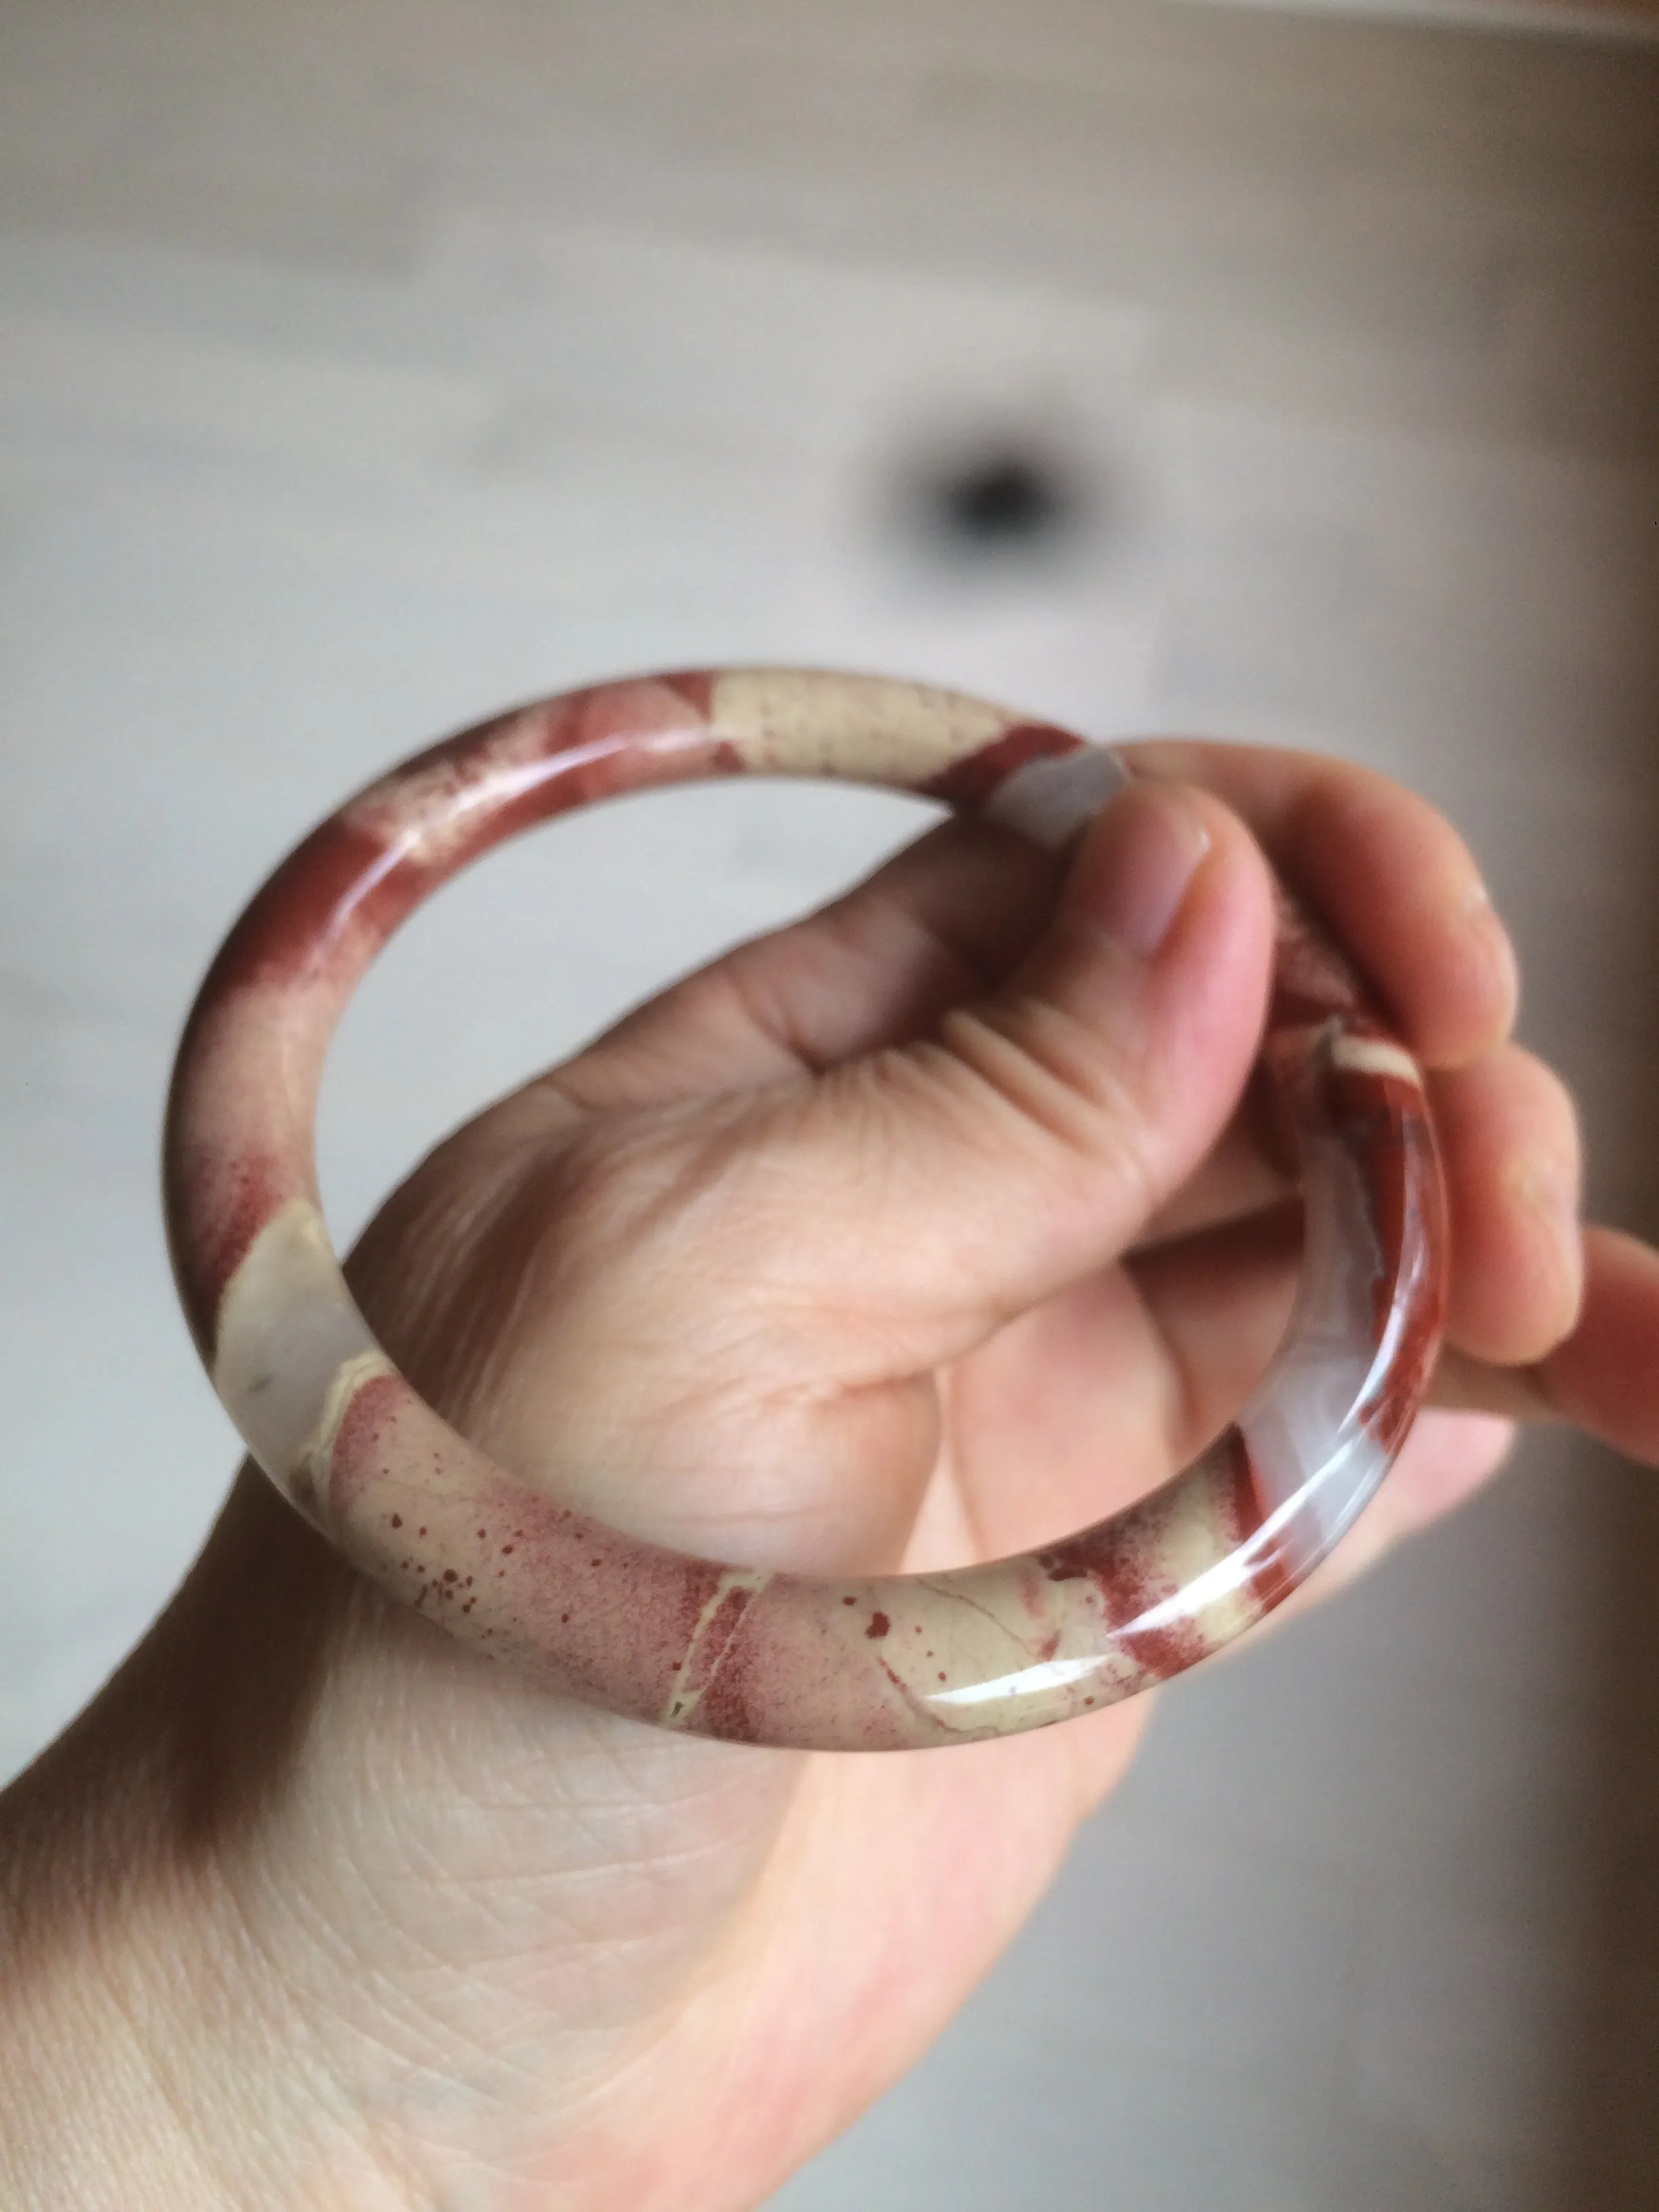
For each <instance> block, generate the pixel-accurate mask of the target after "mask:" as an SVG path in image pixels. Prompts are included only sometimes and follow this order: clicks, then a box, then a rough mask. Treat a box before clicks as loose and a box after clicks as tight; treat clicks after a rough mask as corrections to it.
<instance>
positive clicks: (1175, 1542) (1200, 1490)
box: [1138, 1461, 1261, 1648]
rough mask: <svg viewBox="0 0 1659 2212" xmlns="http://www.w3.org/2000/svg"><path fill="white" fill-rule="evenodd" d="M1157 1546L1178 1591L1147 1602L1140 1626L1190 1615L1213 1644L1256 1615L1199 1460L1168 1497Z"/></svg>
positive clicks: (1210, 1478) (1212, 1484) (1168, 1624)
mask: <svg viewBox="0 0 1659 2212" xmlns="http://www.w3.org/2000/svg"><path fill="white" fill-rule="evenodd" d="M1158 1557H1159V1560H1160V1563H1161V1565H1162V1566H1163V1568H1164V1572H1165V1574H1166V1575H1167V1576H1168V1577H1169V1578H1170V1581H1171V1582H1172V1583H1174V1584H1175V1586H1176V1590H1177V1591H1179V1592H1180V1593H1181V1595H1180V1596H1179V1597H1177V1598H1170V1600H1168V1601H1166V1602H1165V1603H1164V1605H1161V1606H1152V1607H1149V1608H1148V1610H1147V1611H1146V1613H1144V1614H1143V1615H1142V1616H1141V1620H1140V1622H1139V1624H1138V1625H1139V1626H1144V1627H1146V1628H1147V1629H1159V1628H1172V1627H1174V1626H1176V1625H1177V1624H1178V1623H1179V1622H1181V1621H1182V1620H1195V1621H1196V1622H1197V1624H1198V1626H1199V1627H1200V1629H1201V1630H1202V1631H1203V1632H1204V1635H1205V1637H1206V1639H1207V1640H1208V1642H1209V1643H1210V1644H1212V1645H1213V1646H1215V1647H1217V1648H1218V1647H1219V1646H1220V1645H1222V1644H1231V1642H1232V1640H1233V1638H1234V1637H1236V1636H1242V1635H1243V1633H1244V1631H1245V1630H1246V1629H1247V1628H1249V1627H1250V1626H1253V1624H1254V1623H1255V1621H1256V1620H1259V1619H1260V1617H1261V1609H1260V1607H1258V1606H1257V1604H1256V1601H1255V1595H1253V1593H1252V1591H1251V1589H1250V1587H1249V1582H1248V1581H1247V1580H1246V1578H1245V1576H1244V1571H1243V1569H1242V1568H1241V1567H1240V1566H1239V1565H1238V1564H1237V1560H1236V1559H1234V1557H1233V1556H1232V1554H1231V1552H1230V1551H1229V1550H1228V1549H1227V1540H1226V1538H1225V1535H1224V1534H1223V1530H1222V1522H1221V1498H1220V1496H1219V1494H1218V1485H1217V1482H1216V1479H1215V1476H1214V1474H1212V1472H1211V1470H1210V1468H1209V1467H1208V1466H1207V1465H1206V1463H1205V1462H1202V1461H1200V1462H1199V1464H1198V1465H1197V1466H1196V1467H1194V1468H1192V1469H1191V1470H1190V1471H1189V1472H1188V1477H1187V1479H1186V1480H1185V1481H1183V1482H1182V1483H1181V1484H1180V1486H1178V1488H1177V1489H1176V1493H1175V1495H1174V1497H1173V1498H1172V1499H1171V1500H1170V1507H1169V1510H1168V1511H1167V1512H1166V1513H1165V1515H1164V1520H1163V1526H1162V1528H1160V1530H1159V1532H1158Z"/></svg>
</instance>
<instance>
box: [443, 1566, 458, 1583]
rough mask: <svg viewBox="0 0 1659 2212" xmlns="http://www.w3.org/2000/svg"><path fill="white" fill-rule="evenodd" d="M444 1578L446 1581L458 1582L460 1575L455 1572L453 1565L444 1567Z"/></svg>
mask: <svg viewBox="0 0 1659 2212" xmlns="http://www.w3.org/2000/svg"><path fill="white" fill-rule="evenodd" d="M444 1580H445V1581H446V1582H447V1583H458V1582H459V1580H460V1577H459V1575H458V1574H457V1573H456V1571H455V1570H454V1568H453V1567H446V1568H445V1569H444Z"/></svg>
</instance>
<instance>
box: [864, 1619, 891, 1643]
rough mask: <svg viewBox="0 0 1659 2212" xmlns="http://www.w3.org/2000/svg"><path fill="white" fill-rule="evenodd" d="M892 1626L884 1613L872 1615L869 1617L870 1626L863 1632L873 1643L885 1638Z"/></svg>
mask: <svg viewBox="0 0 1659 2212" xmlns="http://www.w3.org/2000/svg"><path fill="white" fill-rule="evenodd" d="M892 1625H893V1624H892V1622H891V1621H890V1620H889V1619H888V1618H887V1615H886V1614H885V1613H872V1614H871V1616H870V1626H868V1628H866V1630H865V1634H866V1636H867V1637H868V1638H870V1639H871V1641H872V1643H873V1642H875V1641H876V1640H877V1639H878V1638H880V1637H883V1636H885V1635H886V1633H887V1632H888V1630H889V1629H890V1627H891V1626H892Z"/></svg>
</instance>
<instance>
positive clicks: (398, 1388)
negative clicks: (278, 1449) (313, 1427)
mask: <svg viewBox="0 0 1659 2212" xmlns="http://www.w3.org/2000/svg"><path fill="white" fill-rule="evenodd" d="M408 1395H409V1385H408V1383H405V1382H404V1379H403V1377H402V1376H399V1375H374V1376H370V1377H369V1379H368V1382H367V1383H364V1384H363V1385H362V1388H361V1389H358V1390H357V1391H356V1392H355V1393H354V1394H353V1396H352V1399H351V1402H350V1404H349V1406H348V1407H346V1409H345V1413H344V1414H343V1416H342V1418H341V1421H340V1425H339V1427H338V1428H337V1430H336V1431H335V1432H334V1443H333V1446H332V1449H331V1451H330V1453H329V1491H330V1495H331V1498H332V1501H333V1504H334V1507H335V1510H337V1511H339V1512H343V1511H344V1510H346V1509H347V1508H348V1507H349V1505H350V1504H351V1502H352V1500H353V1498H356V1496H357V1495H358V1493H359V1492H361V1491H362V1489H363V1488H364V1486H366V1485H367V1484H368V1483H370V1482H372V1481H373V1480H374V1478H375V1476H376V1475H377V1474H380V1471H381V1469H382V1468H383V1467H384V1465H385V1462H386V1449H385V1447H386V1438H387V1436H388V1433H389V1432H395V1428H396V1420H395V1416H396V1413H397V1411H398V1407H399V1406H400V1404H401V1403H402V1401H404V1399H405V1398H406V1397H407V1396H408ZM421 1534H422V1535H424V1534H426V1531H425V1529H424V1528H423V1529H422V1531H421Z"/></svg>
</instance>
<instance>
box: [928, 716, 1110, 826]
mask: <svg viewBox="0 0 1659 2212" xmlns="http://www.w3.org/2000/svg"><path fill="white" fill-rule="evenodd" d="M1083 749H1084V746H1083V740H1082V738H1079V737H1073V734H1072V732H1071V731H1069V730H1059V729H1055V728H1054V726H1053V725H1052V724H1051V723H1048V722H1018V723H1016V724H1015V726H1013V728H1012V729H1010V730H1005V731H1004V732H1003V733H1002V735H1001V736H1000V738H993V739H992V740H991V742H990V744H988V745H981V747H980V749H979V750H978V751H977V752H976V753H969V754H967V755H966V756H965V757H963V759H961V760H959V761H952V762H951V765H950V767H949V768H947V769H941V771H940V772H939V775H936V776H932V777H930V778H929V779H928V781H927V782H926V783H924V784H921V785H919V786H918V787H917V788H918V789H919V790H920V791H921V792H922V793H923V794H924V795H925V796H926V797H927V798H929V799H943V800H944V802H945V805H947V806H950V807H953V808H954V809H955V810H956V811H957V813H958V814H977V813H978V812H979V811H980V809H981V807H982V806H983V805H985V803H986V801H987V799H990V798H992V797H993V796H994V793H996V792H997V791H998V790H999V789H1000V787H1001V786H1002V785H1003V784H1005V783H1006V781H1008V778H1009V777H1010V776H1011V775H1012V774H1013V772H1014V770H1015V769H1018V768H1024V766H1025V765H1026V763H1028V762H1030V761H1034V760H1058V759H1060V758H1061V757H1063V756H1064V755H1066V753H1076V752H1081V751H1082V750H1083Z"/></svg>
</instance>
